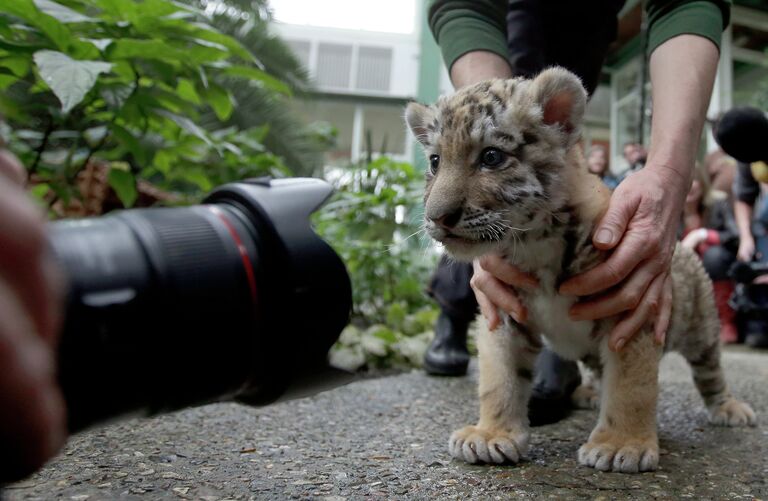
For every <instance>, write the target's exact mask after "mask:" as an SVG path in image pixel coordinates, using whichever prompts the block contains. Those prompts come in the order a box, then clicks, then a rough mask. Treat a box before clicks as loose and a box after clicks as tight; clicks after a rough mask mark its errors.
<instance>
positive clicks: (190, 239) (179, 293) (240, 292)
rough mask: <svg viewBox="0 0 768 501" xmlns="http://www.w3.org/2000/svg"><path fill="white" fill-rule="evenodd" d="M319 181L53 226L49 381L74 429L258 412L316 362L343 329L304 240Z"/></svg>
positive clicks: (310, 238) (337, 267)
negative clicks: (59, 320)
mask: <svg viewBox="0 0 768 501" xmlns="http://www.w3.org/2000/svg"><path fill="white" fill-rule="evenodd" d="M330 193H331V188H330V186H328V185H327V184H326V183H324V182H322V181H319V180H315V179H289V180H268V179H258V180H253V181H250V182H244V183H237V184H232V185H225V186H223V187H221V188H219V189H217V190H216V191H214V192H213V193H212V194H211V196H210V197H209V198H208V199H207V200H206V202H205V203H204V204H203V205H198V206H193V207H186V208H163V209H136V210H126V211H121V212H118V213H115V214H114V215H108V216H104V217H100V218H90V219H82V220H69V221H60V222H56V223H52V224H51V246H52V248H53V251H54V254H55V255H56V256H57V258H58V259H59V261H60V262H61V264H62V267H63V268H64V270H65V272H66V274H67V276H68V279H69V294H68V298H67V308H66V320H65V325H64V328H63V331H62V336H61V341H60V353H59V379H60V382H61V385H62V388H63V392H64V396H65V400H66V403H67V407H68V413H69V423H70V429H71V430H72V431H76V430H79V429H82V428H84V427H87V426H88V425H90V424H93V423H95V422H99V421H103V420H106V419H109V418H112V417H117V416H120V415H123V414H126V413H131V412H138V413H143V414H144V413H158V412H164V411H168V410H173V409H178V408H182V407H186V406H190V405H195V404H200V403H205V402H210V401H215V400H223V399H228V398H233V397H237V398H240V399H245V400H247V401H249V402H252V403H266V402H269V401H271V400H273V399H274V398H276V397H277V396H279V395H280V393H282V391H283V390H284V389H285V387H286V386H287V385H288V383H289V382H290V381H291V379H293V377H294V376H296V375H298V374H300V373H304V374H306V373H307V372H311V371H313V370H315V368H317V367H321V366H323V365H324V364H325V362H326V356H327V351H328V349H329V348H330V346H331V344H333V342H334V341H335V340H336V339H337V338H338V335H339V333H340V332H341V330H342V329H343V327H344V326H345V325H346V323H347V322H348V319H349V312H350V309H351V287H350V283H349V277H348V275H347V273H346V269H345V268H344V265H343V263H342V262H341V260H340V259H339V257H338V255H336V253H335V252H334V251H333V250H332V249H331V248H330V247H329V246H328V245H327V244H326V243H325V242H324V241H322V239H320V238H319V237H318V236H317V235H316V234H315V233H314V232H313V231H312V229H311V226H310V223H309V216H310V214H311V213H312V212H313V211H314V210H315V209H316V208H317V207H318V206H319V205H321V204H322V203H323V202H324V201H325V199H327V197H328V196H329V195H330Z"/></svg>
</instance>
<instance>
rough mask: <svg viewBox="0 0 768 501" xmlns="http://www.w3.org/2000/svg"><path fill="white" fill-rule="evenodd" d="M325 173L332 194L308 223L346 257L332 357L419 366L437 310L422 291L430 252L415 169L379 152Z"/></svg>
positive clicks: (343, 362)
mask: <svg viewBox="0 0 768 501" xmlns="http://www.w3.org/2000/svg"><path fill="white" fill-rule="evenodd" d="M331 174H332V175H331V176H329V177H331V178H333V179H335V181H334V184H335V186H336V188H337V194H336V195H335V197H334V199H333V200H332V201H331V202H330V203H329V204H328V205H326V206H325V207H324V208H323V209H322V210H321V211H320V212H319V213H318V214H317V215H316V217H315V223H316V228H317V230H318V233H320V235H322V236H323V237H324V238H326V239H327V240H328V242H329V243H330V244H331V245H332V246H333V247H334V248H335V249H336V250H337V252H339V254H340V255H341V257H342V259H343V260H344V262H345V263H346V264H347V268H348V270H349V273H350V276H351V279H352V289H353V299H354V311H353V318H352V323H351V325H350V326H349V327H348V328H347V329H346V330H345V331H344V333H343V334H342V336H341V338H340V340H339V343H337V345H336V346H335V347H334V350H333V352H332V356H333V361H334V363H336V364H337V365H340V366H343V367H346V368H351V369H358V368H362V367H388V366H400V367H403V366H414V365H416V366H417V365H420V364H421V357H422V355H423V352H424V350H425V349H426V346H427V343H428V342H429V340H430V338H431V335H432V334H431V329H432V326H433V324H434V322H435V319H436V317H437V309H436V307H435V305H434V302H433V301H431V300H430V298H429V297H428V296H427V295H426V294H425V292H424V289H425V286H426V285H427V283H428V280H429V277H430V274H431V272H432V270H433V269H434V265H435V262H436V255H435V254H434V251H433V250H432V248H431V246H430V244H429V239H428V238H427V237H426V236H425V235H424V232H423V225H422V223H421V214H422V211H423V209H422V207H421V199H422V192H423V189H424V186H423V183H424V182H423V176H422V175H421V173H419V172H417V171H416V169H415V168H414V167H413V166H412V165H410V164H407V163H402V162H396V161H393V160H392V159H390V158H387V157H382V158H379V159H377V160H374V161H372V162H370V163H364V164H362V165H359V166H354V167H351V168H349V169H345V170H342V171H337V172H334V173H331Z"/></svg>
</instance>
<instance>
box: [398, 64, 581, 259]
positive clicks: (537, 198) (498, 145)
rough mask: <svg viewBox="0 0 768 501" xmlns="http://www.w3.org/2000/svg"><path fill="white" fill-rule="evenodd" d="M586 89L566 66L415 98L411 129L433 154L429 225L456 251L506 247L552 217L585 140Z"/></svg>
mask: <svg viewBox="0 0 768 501" xmlns="http://www.w3.org/2000/svg"><path fill="white" fill-rule="evenodd" d="M586 101H587V95H586V92H585V91H584V87H583V86H582V84H581V82H580V80H579V79H578V78H577V77H576V76H575V75H573V74H572V73H570V72H568V71H567V70H564V69H562V68H551V69H548V70H545V71H544V72H542V73H541V74H539V75H538V76H537V77H536V78H535V79H532V80H525V79H520V78H516V79H510V80H489V81H484V82H480V83H477V84H475V85H472V86H469V87H465V88H463V89H461V90H459V91H458V92H456V93H455V94H453V95H450V96H445V97H441V98H440V99H439V100H438V102H437V103H436V104H434V105H432V106H424V105H422V104H418V103H410V104H409V105H408V107H407V110H406V121H407V123H408V126H409V128H410V129H411V131H412V132H413V134H414V135H415V136H416V138H417V139H418V141H419V142H420V143H421V144H422V146H423V147H424V150H425V154H426V156H427V159H428V168H427V187H426V193H425V196H424V202H425V213H424V218H425V222H426V228H427V231H428V232H429V234H430V236H431V237H432V238H434V239H435V240H437V241H439V242H442V243H443V244H444V245H445V247H446V250H447V251H448V252H449V253H450V254H451V255H452V256H453V257H455V258H457V259H462V260H471V259H473V258H474V257H477V256H480V255H483V254H486V253H488V252H491V251H494V250H496V249H497V248H499V246H500V245H502V244H503V243H504V242H506V241H508V240H509V239H512V238H513V237H514V235H513V233H514V232H518V231H526V230H530V229H537V228H541V227H542V226H543V225H547V224H550V223H551V221H552V214H553V213H555V212H557V211H558V210H562V208H563V204H564V203H565V201H566V200H567V193H566V190H567V186H565V181H566V179H565V178H566V176H565V175H564V173H565V172H564V171H565V169H567V168H568V166H567V165H566V152H567V150H569V149H570V148H571V147H572V146H573V145H575V144H576V142H577V141H578V140H579V138H580V135H581V122H582V118H583V115H584V108H585V106H586Z"/></svg>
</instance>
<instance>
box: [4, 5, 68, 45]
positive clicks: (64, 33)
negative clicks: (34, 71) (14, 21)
mask: <svg viewBox="0 0 768 501" xmlns="http://www.w3.org/2000/svg"><path fill="white" fill-rule="evenodd" d="M2 9H3V11H4V12H7V13H9V14H11V15H14V16H16V17H20V18H21V19H23V20H25V21H27V22H28V23H29V24H31V25H32V26H34V27H36V28H39V29H40V31H42V32H43V33H45V35H46V36H47V37H48V38H49V39H50V40H51V41H52V42H53V43H54V44H56V46H57V47H58V48H59V49H61V50H67V48H68V47H69V46H70V44H71V43H72V42H73V41H74V40H75V37H74V36H73V35H72V33H71V32H70V31H69V29H68V28H67V27H66V26H64V24H63V23H61V22H60V21H58V20H57V19H56V18H54V17H52V16H49V15H48V14H44V13H43V12H40V10H39V9H38V8H37V7H36V6H35V4H34V3H33V2H32V0H11V1H5V2H3V7H2Z"/></svg>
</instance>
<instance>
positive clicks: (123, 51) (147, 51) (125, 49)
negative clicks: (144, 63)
mask: <svg viewBox="0 0 768 501" xmlns="http://www.w3.org/2000/svg"><path fill="white" fill-rule="evenodd" d="M107 53H108V54H109V59H110V60H112V61H114V60H117V59H134V58H142V59H158V60H160V61H165V62H168V63H172V64H173V65H174V66H178V65H179V63H180V62H181V61H183V60H184V58H185V54H184V52H183V51H180V50H178V49H176V48H174V47H171V46H170V45H168V44H167V43H165V42H164V41H163V40H140V39H132V38H123V39H120V40H115V41H114V43H113V44H112V45H110V46H109V47H108V48H107Z"/></svg>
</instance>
